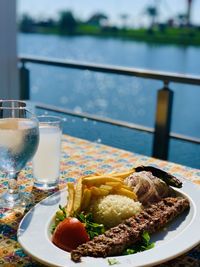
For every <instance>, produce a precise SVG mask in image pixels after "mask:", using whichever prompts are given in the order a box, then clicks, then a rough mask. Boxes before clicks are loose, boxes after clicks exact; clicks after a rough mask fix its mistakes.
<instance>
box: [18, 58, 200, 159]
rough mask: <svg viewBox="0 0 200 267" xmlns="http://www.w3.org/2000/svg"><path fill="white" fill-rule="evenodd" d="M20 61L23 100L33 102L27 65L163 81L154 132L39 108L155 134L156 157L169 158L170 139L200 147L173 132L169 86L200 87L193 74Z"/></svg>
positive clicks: (192, 140) (98, 65) (55, 62)
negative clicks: (176, 84)
mask: <svg viewBox="0 0 200 267" xmlns="http://www.w3.org/2000/svg"><path fill="white" fill-rule="evenodd" d="M19 62H20V63H21V66H20V88H21V99H29V96H30V71H29V69H28V68H27V66H26V63H34V64H42V65H48V66H56V67H62V68H71V69H79V70H89V71H93V72H101V73H108V74H116V75H125V76H133V77H140V78H146V79H153V80H159V81H163V88H162V89H160V90H158V93H157V108H156V116H155V127H154V129H152V128H149V127H145V126H141V125H136V124H133V123H128V122H122V121H117V120H112V119H108V118H101V117H98V116H95V115H89V114H83V113H82V114H80V113H75V112H73V111H71V110H67V109H63V108H57V107H52V106H49V105H45V104H37V106H38V107H40V108H44V109H50V110H52V111H60V112H62V113H66V114H70V115H72V116H79V117H86V118H89V119H91V120H95V121H101V122H104V123H109V124H115V125H118V126H123V127H127V128H131V129H135V130H138V131H145V132H149V133H153V134H154V139H153V147H152V156H154V157H157V158H160V159H165V160H166V159H167V158H168V150H169V139H170V137H172V138H175V139H179V140H182V141H188V142H192V143H196V144H200V139H199V138H192V137H188V136H184V135H180V134H176V133H172V132H170V127H171V114H172V105H173V95H174V92H173V91H172V90H171V89H170V88H169V83H170V82H174V83H181V84H190V85H196V86H200V77H198V76H192V75H181V74H177V73H168V72H159V71H150V70H145V69H136V68H129V67H119V66H110V65H109V66H108V65H102V64H91V63H82V62H74V61H64V60H59V59H50V58H41V57H27V56H20V57H19Z"/></svg>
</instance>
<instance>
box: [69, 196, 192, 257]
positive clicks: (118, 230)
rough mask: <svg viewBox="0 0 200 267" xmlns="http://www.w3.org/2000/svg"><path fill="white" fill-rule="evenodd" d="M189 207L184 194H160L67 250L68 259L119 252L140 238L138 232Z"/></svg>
mask: <svg viewBox="0 0 200 267" xmlns="http://www.w3.org/2000/svg"><path fill="white" fill-rule="evenodd" d="M188 208H189V201H188V200H187V199H185V198H182V197H181V198H180V197H177V198H172V197H169V198H164V199H163V200H161V201H159V202H157V203H155V204H151V205H150V206H149V207H148V208H146V209H145V210H143V211H142V212H141V213H140V214H138V215H136V216H133V217H131V218H129V219H127V220H125V221H124V222H123V223H121V224H119V225H118V226H115V227H113V228H111V229H109V230H108V231H106V232H105V233H104V234H102V235H99V236H97V237H95V238H94V239H93V240H91V241H88V242H87V243H84V244H82V245H80V246H78V247H77V248H76V249H75V250H72V252H71V259H72V260H73V261H74V262H80V260H81V256H91V257H103V258H105V257H108V256H115V255H121V254H122V253H123V251H124V250H125V249H126V248H127V247H129V246H130V245H132V244H133V243H134V242H137V241H138V240H140V239H141V236H142V233H143V232H144V231H147V232H149V233H154V232H156V231H158V230H159V229H161V228H162V227H164V226H165V225H166V224H167V223H168V222H170V221H171V220H173V219H174V218H175V217H176V216H177V215H179V214H180V213H182V212H183V211H184V210H186V209H188Z"/></svg>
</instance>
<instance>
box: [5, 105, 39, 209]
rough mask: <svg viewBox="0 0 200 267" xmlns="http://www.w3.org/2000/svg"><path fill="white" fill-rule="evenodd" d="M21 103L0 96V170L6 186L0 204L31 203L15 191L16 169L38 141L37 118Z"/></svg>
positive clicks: (33, 150) (22, 165) (10, 205)
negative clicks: (4, 177) (0, 98)
mask: <svg viewBox="0 0 200 267" xmlns="http://www.w3.org/2000/svg"><path fill="white" fill-rule="evenodd" d="M25 106H26V105H25V103H23V102H21V101H16V100H0V171H2V172H3V173H5V174H6V177H7V178H8V190H7V192H5V193H4V194H3V195H2V196H1V198H0V207H1V208H11V209H12V208H15V207H21V206H26V205H27V204H31V203H30V202H31V196H30V195H29V197H27V195H26V194H22V192H19V188H18V185H17V176H18V173H19V172H20V171H21V170H22V168H24V167H25V165H26V163H27V162H28V161H29V160H31V159H32V157H33V155H34V154H35V152H36V150H37V147H38V143H39V128H38V120H37V118H36V117H35V116H34V115H33V114H32V113H30V112H29V111H28V110H26V107H25Z"/></svg>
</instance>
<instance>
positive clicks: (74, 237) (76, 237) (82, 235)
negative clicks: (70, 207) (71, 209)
mask: <svg viewBox="0 0 200 267" xmlns="http://www.w3.org/2000/svg"><path fill="white" fill-rule="evenodd" d="M87 241H89V236H88V233H87V232H86V229H85V226H84V224H83V223H81V222H80V221H79V220H78V219H76V218H70V217H69V218H65V219H64V220H63V221H61V222H60V223H59V224H58V226H57V227H56V229H55V231H54V233H53V237H52V242H53V243H54V244H55V245H56V246H57V247H59V248H61V249H63V250H66V251H69V252H70V251H71V250H73V249H75V248H77V247H78V245H80V244H83V243H85V242H87Z"/></svg>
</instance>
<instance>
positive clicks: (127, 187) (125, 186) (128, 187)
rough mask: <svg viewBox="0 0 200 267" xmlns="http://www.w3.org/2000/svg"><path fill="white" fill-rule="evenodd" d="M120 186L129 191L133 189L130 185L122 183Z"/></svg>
mask: <svg viewBox="0 0 200 267" xmlns="http://www.w3.org/2000/svg"><path fill="white" fill-rule="evenodd" d="M122 188H124V189H127V190H129V191H133V190H132V189H131V187H130V186H128V185H125V184H123V185H122Z"/></svg>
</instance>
